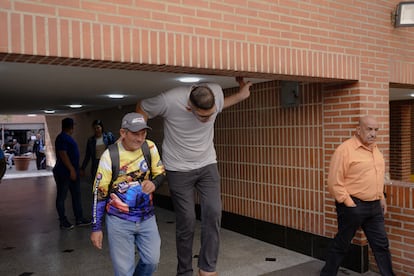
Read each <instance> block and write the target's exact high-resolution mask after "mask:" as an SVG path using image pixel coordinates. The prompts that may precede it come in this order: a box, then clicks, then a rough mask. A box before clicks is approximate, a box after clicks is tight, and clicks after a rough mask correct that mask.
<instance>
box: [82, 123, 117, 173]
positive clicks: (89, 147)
mask: <svg viewBox="0 0 414 276" xmlns="http://www.w3.org/2000/svg"><path fill="white" fill-rule="evenodd" d="M92 129H93V131H94V135H92V136H91V137H89V138H88V141H87V143H86V152H85V158H84V159H83V162H82V166H81V175H85V168H86V166H87V165H88V163H89V160H91V162H92V164H91V176H92V178H94V177H95V174H96V170H97V169H98V164H99V159H100V158H101V155H102V153H103V152H104V151H105V150H106V148H107V147H108V145H111V144H113V143H115V141H116V139H115V137H114V135H113V134H112V133H111V132H105V131H104V126H103V123H102V121H101V120H95V121H93V122H92Z"/></svg>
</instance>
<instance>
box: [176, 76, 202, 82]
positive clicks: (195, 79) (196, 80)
mask: <svg viewBox="0 0 414 276" xmlns="http://www.w3.org/2000/svg"><path fill="white" fill-rule="evenodd" d="M178 80H179V81H180V82H185V83H194V82H199V81H200V78H197V77H184V78H179V79H178Z"/></svg>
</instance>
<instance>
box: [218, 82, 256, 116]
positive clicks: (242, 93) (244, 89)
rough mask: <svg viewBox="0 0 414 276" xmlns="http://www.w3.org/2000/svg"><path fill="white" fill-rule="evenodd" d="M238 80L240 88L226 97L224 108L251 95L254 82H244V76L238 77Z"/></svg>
mask: <svg viewBox="0 0 414 276" xmlns="http://www.w3.org/2000/svg"><path fill="white" fill-rule="evenodd" d="M236 81H237V82H238V83H239V85H240V90H239V92H237V93H235V94H233V95H230V96H227V97H225V98H224V106H223V109H224V108H227V107H230V106H232V105H235V104H237V103H239V102H241V101H243V100H245V99H247V98H248V97H250V86H252V83H251V82H250V81H248V82H244V80H243V77H236Z"/></svg>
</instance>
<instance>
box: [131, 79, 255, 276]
mask: <svg viewBox="0 0 414 276" xmlns="http://www.w3.org/2000/svg"><path fill="white" fill-rule="evenodd" d="M236 81H237V82H238V83H239V86H240V88H239V90H238V92H236V93H234V94H232V95H229V96H227V97H224V93H223V90H222V88H221V87H220V86H219V85H218V84H215V83H205V84H200V85H193V86H181V87H176V88H173V89H171V90H168V91H166V92H163V93H161V94H160V95H158V96H155V97H153V98H149V99H144V100H142V101H139V102H138V103H137V107H136V111H137V112H139V113H142V114H143V115H144V116H145V118H154V117H156V116H161V117H163V118H164V141H163V145H162V150H163V161H164V163H165V167H166V170H167V179H168V186H169V188H170V193H171V198H172V202H173V206H174V211H175V213H176V247H177V258H178V266H177V275H186V276H190V275H191V276H192V275H193V268H192V262H193V254H192V248H193V239H194V231H195V222H196V215H195V210H194V207H195V199H194V191H195V190H196V191H198V194H199V195H200V205H201V248H200V252H199V258H198V268H199V271H198V273H199V275H201V276H207V275H217V272H216V264H217V258H218V253H219V244H220V235H219V233H220V223H221V209H222V207H221V198H220V176H219V171H218V167H217V160H216V151H215V148H214V143H213V138H214V122H215V120H216V117H217V115H218V114H219V113H220V112H221V111H222V110H223V109H225V108H227V107H230V106H232V105H235V104H237V103H239V102H241V101H243V100H245V99H247V98H248V97H249V96H250V86H251V82H247V83H245V82H244V81H243V78H236Z"/></svg>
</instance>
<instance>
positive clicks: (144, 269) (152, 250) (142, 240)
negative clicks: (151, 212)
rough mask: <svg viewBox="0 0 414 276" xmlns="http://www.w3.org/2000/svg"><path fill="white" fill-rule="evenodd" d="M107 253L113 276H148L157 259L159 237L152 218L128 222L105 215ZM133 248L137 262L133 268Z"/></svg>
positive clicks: (155, 265) (157, 261)
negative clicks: (110, 260) (109, 256)
mask: <svg viewBox="0 0 414 276" xmlns="http://www.w3.org/2000/svg"><path fill="white" fill-rule="evenodd" d="M106 227H107V230H108V242H109V252H110V254H111V259H112V265H113V268H114V272H115V275H116V276H131V275H134V276H151V275H152V273H154V271H155V270H156V269H157V266H158V263H159V260H160V248H161V238H160V235H159V232H158V227H157V221H156V219H155V216H153V217H151V218H149V219H147V220H145V221H142V222H132V221H128V220H124V219H121V218H118V217H117V216H112V215H106ZM135 246H136V247H137V249H138V252H139V256H140V260H139V261H138V264H137V265H136V266H135Z"/></svg>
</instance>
